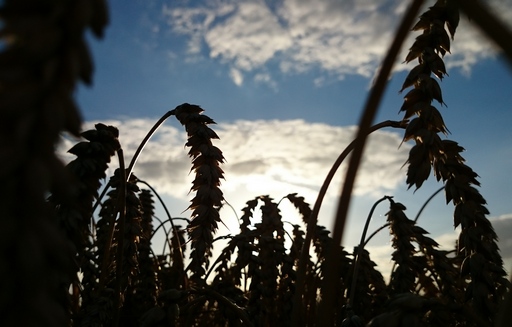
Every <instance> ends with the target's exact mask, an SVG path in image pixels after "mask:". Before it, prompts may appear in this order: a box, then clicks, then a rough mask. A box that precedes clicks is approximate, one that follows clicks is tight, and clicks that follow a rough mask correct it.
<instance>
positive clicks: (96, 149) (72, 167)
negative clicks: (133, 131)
mask: <svg viewBox="0 0 512 327" xmlns="http://www.w3.org/2000/svg"><path fill="white" fill-rule="evenodd" d="M81 136H82V137H83V138H84V139H86V140H87V141H82V142H80V143H77V144H76V145H74V146H73V147H72V148H71V149H70V150H69V151H68V152H69V153H72V154H74V155H75V156H76V158H75V159H74V160H73V161H71V162H70V163H69V164H68V165H67V166H66V168H67V170H68V171H69V172H70V173H71V175H72V176H73V177H74V179H75V182H76V184H77V194H76V195H77V196H76V201H74V202H73V203H67V204H66V203H63V201H62V199H59V196H58V194H53V195H52V196H51V197H50V202H51V203H53V204H54V205H55V207H56V210H57V216H58V220H59V223H60V225H61V226H62V228H63V229H64V231H65V232H66V235H67V237H68V239H69V240H70V241H71V242H72V243H73V245H74V247H75V251H76V262H77V267H76V272H77V273H78V269H80V271H81V272H82V274H83V277H82V281H81V285H78V284H76V283H78V280H76V281H75V284H76V285H74V288H73V289H74V290H76V292H74V293H73V297H72V308H74V314H77V310H78V306H79V303H80V302H82V299H80V296H83V295H84V294H86V293H87V292H89V291H91V290H92V289H93V288H94V285H95V284H96V279H97V278H98V277H99V271H98V267H97V266H96V265H95V264H94V261H93V260H92V259H93V257H91V255H92V252H93V249H92V247H93V244H92V242H91V240H92V238H91V237H92V235H91V230H92V226H91V219H92V215H93V212H92V205H93V201H94V199H95V198H97V197H98V189H99V188H100V186H101V180H102V179H104V178H105V171H106V169H107V168H108V163H109V162H110V159H111V157H112V156H113V155H114V154H115V152H116V151H117V150H118V149H119V148H120V145H119V140H118V136H119V131H118V130H117V129H116V128H115V127H113V126H106V125H104V124H96V125H95V129H92V130H88V131H85V132H82V133H81ZM80 289H82V290H83V291H84V292H82V293H83V294H82V295H81V294H80V292H79V290H80ZM85 296H87V295H85Z"/></svg>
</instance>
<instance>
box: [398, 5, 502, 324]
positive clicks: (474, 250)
mask: <svg viewBox="0 0 512 327" xmlns="http://www.w3.org/2000/svg"><path fill="white" fill-rule="evenodd" d="M458 21H459V13H458V8H457V5H456V4H455V2H453V1H437V2H436V4H435V5H434V6H433V7H431V8H430V9H429V10H428V11H427V12H425V13H424V14H423V15H421V17H420V21H419V22H418V23H417V24H416V25H415V27H414V30H421V31H423V34H422V35H420V36H418V37H417V38H416V41H415V42H414V44H413V46H412V47H411V49H410V51H409V54H408V55H407V57H406V62H410V61H412V60H414V59H418V62H419V64H418V65H417V66H416V67H415V68H413V69H412V70H411V72H410V73H409V75H408V76H407V78H406V80H405V82H404V85H403V86H402V90H403V89H405V88H408V87H410V86H414V89H413V90H411V91H409V92H408V93H407V95H406V96H405V101H404V104H403V106H402V108H401V111H404V112H405V116H404V119H407V118H410V117H412V116H413V115H417V117H416V118H414V119H412V120H411V121H410V123H409V124H408V126H407V129H406V132H405V136H404V140H414V141H415V142H416V144H415V146H414V147H413V148H412V149H411V151H410V153H409V159H408V164H409V167H408V171H407V183H408V184H409V187H411V186H412V185H416V187H417V188H419V187H420V186H421V185H422V183H423V182H424V181H425V180H426V179H427V178H428V176H429V175H430V171H431V167H433V170H434V175H435V176H436V178H437V180H443V181H444V182H445V184H446V185H445V192H446V200H447V202H450V201H453V203H454V205H455V214H454V225H455V227H457V226H459V225H460V226H461V227H462V230H461V234H460V237H459V251H461V252H463V253H464V256H465V257H466V260H465V264H464V265H463V267H462V270H461V273H462V276H463V277H464V278H471V281H470V284H469V285H468V289H467V292H466V298H467V300H468V301H469V302H470V303H471V304H472V305H473V307H474V310H476V312H478V314H479V316H480V317H481V318H482V319H483V320H485V321H489V322H492V320H493V316H494V315H495V313H496V305H497V303H498V302H499V301H500V300H501V298H502V297H503V295H504V294H505V291H506V289H507V287H508V281H507V280H506V279H505V277H504V276H505V275H506V274H505V271H504V269H503V262H502V259H501V256H500V254H499V250H498V246H497V243H496V240H497V236H496V233H495V232H494V230H493V228H492V226H491V224H490V222H489V221H488V219H487V218H486V217H485V216H486V215H487V214H488V213H489V212H488V210H487V209H486V208H485V206H484V205H485V204H486V201H485V200H484V198H483V197H482V196H481V195H480V193H479V192H478V190H477V189H476V188H474V186H478V185H480V184H479V182H478V181H477V180H476V177H477V174H476V173H475V172H473V170H472V169H471V168H470V167H468V166H466V165H465V164H464V159H463V158H462V156H461V155H460V152H461V151H463V148H462V147H461V146H459V145H458V144H457V143H456V142H453V141H449V140H441V138H440V137H439V135H438V134H439V133H445V134H446V133H447V129H446V126H445V125H444V122H443V119H442V117H441V114H440V113H439V111H438V110H437V109H436V108H435V107H434V106H432V105H431V102H432V101H433V100H436V101H438V102H439V103H441V104H443V98H442V95H441V88H440V87H439V84H438V83H437V82H436V81H435V80H434V79H433V78H432V77H431V76H430V75H431V74H433V75H435V76H436V77H438V78H439V79H442V78H443V77H444V75H447V74H446V69H445V66H444V63H443V60H442V56H444V55H445V54H446V53H447V52H449V51H450V38H449V36H448V32H447V31H446V30H445V26H446V28H447V29H448V31H449V33H450V35H451V36H452V37H453V36H454V34H455V30H456V28H457V25H458ZM470 266H471V268H470Z"/></svg>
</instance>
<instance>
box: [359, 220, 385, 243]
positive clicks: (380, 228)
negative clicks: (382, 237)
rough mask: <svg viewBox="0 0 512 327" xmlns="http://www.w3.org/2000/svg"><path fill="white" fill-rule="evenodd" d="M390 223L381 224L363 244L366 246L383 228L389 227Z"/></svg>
mask: <svg viewBox="0 0 512 327" xmlns="http://www.w3.org/2000/svg"><path fill="white" fill-rule="evenodd" d="M389 225H391V224H390V223H385V224H384V225H382V226H380V227H379V228H377V229H376V230H375V231H374V232H373V233H372V234H371V235H370V236H368V238H367V239H366V240H365V241H364V244H363V246H364V247H366V245H367V244H368V242H370V240H371V239H372V238H373V237H374V236H375V235H377V234H378V233H379V232H380V231H381V230H383V229H384V228H386V227H388V226H389Z"/></svg>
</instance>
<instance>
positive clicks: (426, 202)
mask: <svg viewBox="0 0 512 327" xmlns="http://www.w3.org/2000/svg"><path fill="white" fill-rule="evenodd" d="M442 190H444V186H443V187H441V188H440V189H439V190H437V191H435V192H434V194H432V195H431V196H430V197H429V198H428V199H427V201H425V203H423V205H422V206H421V209H420V211H418V214H417V215H416V217H415V218H414V223H416V222H417V221H418V219H419V218H420V215H421V213H422V212H423V210H424V209H425V207H426V206H427V204H428V203H429V202H430V201H431V200H432V199H433V198H434V197H435V196H436V195H437V194H439V192H441V191H442Z"/></svg>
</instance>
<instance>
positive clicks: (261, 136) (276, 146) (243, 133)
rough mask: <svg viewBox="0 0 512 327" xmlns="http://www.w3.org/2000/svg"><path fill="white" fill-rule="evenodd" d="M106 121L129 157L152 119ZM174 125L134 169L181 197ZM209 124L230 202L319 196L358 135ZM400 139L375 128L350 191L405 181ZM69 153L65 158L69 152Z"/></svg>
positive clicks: (306, 127) (273, 124)
mask: <svg viewBox="0 0 512 327" xmlns="http://www.w3.org/2000/svg"><path fill="white" fill-rule="evenodd" d="M103 123H105V124H110V125H114V126H116V127H118V128H119V130H120V141H121V145H122V147H123V149H124V153H125V156H126V158H127V160H130V159H131V157H132V156H133V153H134V152H135V150H136V149H137V147H138V145H139V143H140V141H141V140H142V139H143V138H144V136H145V134H146V133H147V131H149V130H150V129H151V127H152V125H153V124H154V121H152V120H149V119H127V120H115V121H114V120H112V121H106V122H105V121H104V122H103ZM93 125H94V122H89V123H87V124H86V126H85V129H89V128H92V127H93ZM178 125H179V124H177V122H174V121H172V122H168V123H166V124H165V125H163V126H162V127H160V129H159V130H158V133H157V134H156V135H155V136H154V137H153V138H152V139H151V140H150V142H149V143H148V144H147V146H146V147H145V149H144V151H143V153H142V155H141V157H140V158H139V160H138V162H137V165H136V166H135V170H134V173H135V175H136V176H137V177H138V178H140V179H143V180H145V181H147V182H148V183H150V184H152V185H153V187H155V188H156V189H157V190H159V192H162V193H165V194H167V195H169V196H172V197H175V198H180V199H186V198H188V197H189V195H188V192H189V189H190V186H191V184H190V182H191V179H192V177H193V176H192V173H190V167H191V164H190V159H189V158H188V156H187V149H185V148H184V144H185V137H186V134H185V132H184V131H183V129H182V127H181V126H178ZM212 128H213V129H214V130H215V131H216V132H217V134H218V135H219V136H220V140H217V141H216V142H215V145H216V146H217V147H219V148H220V149H221V150H222V151H223V153H224V157H225V158H226V163H225V164H224V165H223V166H222V169H223V170H224V171H225V181H224V182H223V185H222V189H223V191H224V193H225V196H226V199H227V200H228V201H229V200H230V196H233V197H236V196H238V195H240V194H251V196H257V195H262V194H271V195H273V196H277V197H280V196H284V195H286V194H288V193H292V192H297V193H299V194H302V195H304V196H307V195H309V196H316V193H317V191H318V190H319V188H320V186H321V185H322V183H323V180H324V178H325V176H326V175H327V173H328V171H329V169H330V168H331V166H332V164H333V163H334V161H335V160H336V158H337V157H338V155H339V154H340V153H341V152H342V151H343V150H344V148H345V147H346V146H347V145H348V144H349V142H351V141H352V139H353V137H354V135H355V127H337V126H329V125H326V124H317V123H308V122H305V121H303V120H286V121H279V120H271V121H264V120H259V121H236V122H234V123H221V124H219V125H214V126H212ZM400 142H401V136H400V135H399V134H398V133H394V132H389V131H377V132H376V133H374V135H373V136H372V137H371V138H370V141H369V144H368V146H367V148H366V152H365V153H366V155H365V161H364V163H363V165H362V167H361V170H360V173H359V176H358V180H357V184H356V187H355V191H354V192H355V194H356V195H365V196H370V197H372V198H373V197H379V196H382V194H383V192H386V191H389V190H392V189H394V188H396V187H397V186H398V185H399V184H402V183H403V180H404V178H405V177H404V176H405V172H404V171H403V170H401V166H402V164H403V163H404V162H405V161H406V159H407V155H408V149H409V146H408V145H407V144H404V145H402V146H401V147H400V148H399V145H400ZM70 146H71V141H70V140H66V141H65V143H64V144H63V145H62V146H61V152H64V149H66V148H69V147H70ZM66 158H67V160H70V159H71V158H72V156H70V155H68V156H67V157H66ZM113 160H114V159H113ZM113 166H114V164H113ZM342 167H343V166H342ZM342 170H343V168H342ZM338 175H339V176H340V177H339V178H338V180H337V181H336V182H335V184H334V186H333V187H334V188H335V189H336V191H337V190H338V188H339V187H338V186H339V183H340V181H341V176H342V175H343V174H342V172H340V173H339V174H338ZM249 199H250V198H246V199H245V201H247V200H249Z"/></svg>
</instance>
